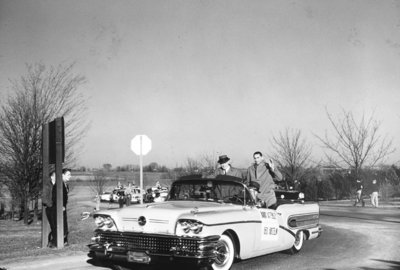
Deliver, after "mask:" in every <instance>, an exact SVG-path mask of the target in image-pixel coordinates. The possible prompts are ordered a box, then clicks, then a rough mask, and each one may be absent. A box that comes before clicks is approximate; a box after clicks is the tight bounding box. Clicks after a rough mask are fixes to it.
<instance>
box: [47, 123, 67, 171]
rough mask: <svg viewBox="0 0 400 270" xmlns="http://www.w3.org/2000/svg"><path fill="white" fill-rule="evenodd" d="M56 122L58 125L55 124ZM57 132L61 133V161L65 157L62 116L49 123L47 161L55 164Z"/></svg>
mask: <svg viewBox="0 0 400 270" xmlns="http://www.w3.org/2000/svg"><path fill="white" fill-rule="evenodd" d="M57 124H58V126H57ZM57 132H58V135H61V137H60V141H59V142H58V143H61V162H64V159H65V135H64V117H60V118H57V119H56V120H54V121H52V122H50V123H49V163H50V164H56V152H57V151H56V148H57V141H56V138H57Z"/></svg>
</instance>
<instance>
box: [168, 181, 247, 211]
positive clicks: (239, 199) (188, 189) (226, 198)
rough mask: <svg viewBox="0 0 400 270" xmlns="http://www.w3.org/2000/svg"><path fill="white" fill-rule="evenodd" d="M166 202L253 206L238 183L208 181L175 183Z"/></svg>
mask: <svg viewBox="0 0 400 270" xmlns="http://www.w3.org/2000/svg"><path fill="white" fill-rule="evenodd" d="M168 200H179V201H211V202H219V203H233V204H241V205H244V204H253V203H254V201H253V200H252V197H251V196H250V193H249V191H248V190H247V188H246V187H245V186H244V185H243V184H242V183H239V182H234V181H220V180H210V179H196V180H181V181H176V182H174V184H173V185H172V187H171V191H170V193H169V196H168Z"/></svg>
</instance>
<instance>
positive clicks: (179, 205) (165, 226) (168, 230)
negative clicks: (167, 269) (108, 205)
mask: <svg viewBox="0 0 400 270" xmlns="http://www.w3.org/2000/svg"><path fill="white" fill-rule="evenodd" d="M235 209H241V206H239V205H232V204H223V203H222V204H220V203H214V202H202V201H168V202H162V203H150V204H143V205H133V206H129V207H125V208H121V209H115V210H107V211H101V212H99V213H98V214H108V215H110V216H112V218H113V219H114V221H115V223H116V225H117V228H118V230H119V231H131V232H145V233H162V234H174V233H175V227H176V222H177V221H178V220H179V219H181V218H185V219H186V218H187V219H197V220H198V219H201V217H202V216H210V215H213V214H221V213H227V211H230V210H235ZM144 221H145V222H144ZM140 223H141V224H140ZM143 223H144V224H143Z"/></svg>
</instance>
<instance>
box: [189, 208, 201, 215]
mask: <svg viewBox="0 0 400 270" xmlns="http://www.w3.org/2000/svg"><path fill="white" fill-rule="evenodd" d="M198 212H199V208H197V206H195V207H194V208H193V209H192V210H191V211H190V213H191V214H193V215H196V214H197V213H198Z"/></svg>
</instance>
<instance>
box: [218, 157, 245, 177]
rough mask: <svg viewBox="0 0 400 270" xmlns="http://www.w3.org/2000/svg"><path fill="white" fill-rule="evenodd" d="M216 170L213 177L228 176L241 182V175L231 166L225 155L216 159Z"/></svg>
mask: <svg viewBox="0 0 400 270" xmlns="http://www.w3.org/2000/svg"><path fill="white" fill-rule="evenodd" d="M217 162H218V164H219V166H218V168H217V171H216V172H215V176H217V175H230V176H234V177H237V178H240V179H242V180H243V174H242V172H241V171H240V170H239V169H236V168H234V167H232V166H231V164H230V158H229V157H228V156H227V155H222V156H220V157H219V158H218V161H217Z"/></svg>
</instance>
